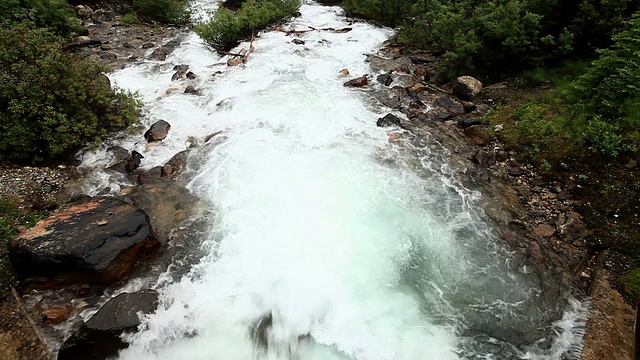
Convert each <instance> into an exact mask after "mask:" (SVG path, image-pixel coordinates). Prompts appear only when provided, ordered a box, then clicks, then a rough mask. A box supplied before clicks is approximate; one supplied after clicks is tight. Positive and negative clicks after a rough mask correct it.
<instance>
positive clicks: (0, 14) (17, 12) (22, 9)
mask: <svg viewBox="0 0 640 360" xmlns="http://www.w3.org/2000/svg"><path fill="white" fill-rule="evenodd" d="M0 23H3V24H4V26H14V25H17V24H19V23H23V24H24V23H30V24H34V25H35V26H36V27H41V28H46V29H49V30H51V31H52V32H54V33H55V34H58V35H62V36H68V35H71V34H74V33H75V34H79V33H82V32H83V28H82V25H81V24H80V21H79V20H78V19H77V18H76V16H75V12H74V11H73V8H71V7H70V6H69V4H67V2H66V1H65V0H3V3H2V6H0Z"/></svg>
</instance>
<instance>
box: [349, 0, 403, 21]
mask: <svg viewBox="0 0 640 360" xmlns="http://www.w3.org/2000/svg"><path fill="white" fill-rule="evenodd" d="M414 3H415V1H414V0H393V1H389V0H344V1H343V3H342V6H343V7H344V9H345V10H346V11H348V12H349V13H351V14H352V15H356V16H359V17H362V18H365V19H368V20H373V21H377V22H379V23H381V24H384V25H387V26H397V25H399V24H400V23H401V22H402V21H403V20H404V19H405V18H406V16H407V15H408V14H409V11H410V10H411V7H412V5H413V4H414Z"/></svg>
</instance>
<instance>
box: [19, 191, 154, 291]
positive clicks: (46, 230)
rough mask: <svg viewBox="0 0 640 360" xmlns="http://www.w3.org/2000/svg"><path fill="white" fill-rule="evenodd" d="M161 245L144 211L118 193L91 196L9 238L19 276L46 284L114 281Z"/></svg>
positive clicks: (36, 283) (43, 285) (48, 285)
mask: <svg viewBox="0 0 640 360" xmlns="http://www.w3.org/2000/svg"><path fill="white" fill-rule="evenodd" d="M104 222H106V224H105V225H104V226H99V225H98V223H104ZM158 247H159V242H158V240H157V239H156V237H155V236H154V234H153V232H152V230H151V226H150V225H149V218H148V217H147V215H146V214H145V213H144V211H142V210H141V209H139V208H136V207H135V206H132V205H130V204H128V203H126V202H124V201H122V200H119V199H115V198H89V199H88V200H86V201H84V202H81V203H80V204H78V205H75V206H72V207H70V208H69V209H67V210H66V211H62V212H60V213H58V214H56V215H54V216H52V217H50V218H48V219H46V220H43V221H40V222H39V223H38V224H37V225H36V226H35V227H33V228H31V229H29V230H27V231H25V232H24V233H22V234H20V236H19V237H17V238H16V239H13V240H12V241H11V242H10V243H9V251H10V255H11V260H12V262H13V264H14V267H15V268H16V270H17V272H18V274H19V276H20V277H22V278H24V279H25V280H26V281H27V282H30V283H33V284H34V285H39V286H41V287H55V286H59V285H66V284H71V283H81V282H87V283H104V284H107V283H113V282H115V281H118V280H120V279H122V278H124V277H125V276H126V275H127V274H128V273H129V272H130V271H131V270H132V269H133V266H134V265H135V263H136V262H138V261H139V260H141V259H142V258H144V257H145V256H147V255H149V254H151V253H152V252H154V251H155V250H156V249H158Z"/></svg>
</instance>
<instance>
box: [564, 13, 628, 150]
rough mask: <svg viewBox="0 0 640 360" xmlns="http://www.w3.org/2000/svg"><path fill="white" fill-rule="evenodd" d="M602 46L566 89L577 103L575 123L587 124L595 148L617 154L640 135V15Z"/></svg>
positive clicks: (569, 101)
mask: <svg viewBox="0 0 640 360" xmlns="http://www.w3.org/2000/svg"><path fill="white" fill-rule="evenodd" d="M629 26H630V28H629V29H628V30H625V31H623V32H621V33H619V34H617V35H615V36H614V37H613V41H614V45H613V47H612V48H610V49H605V50H600V51H598V54H599V55H600V57H599V58H598V59H596V60H595V61H594V62H593V63H592V64H591V66H590V67H589V68H588V70H587V72H586V73H585V74H584V75H582V76H580V78H579V79H578V80H576V81H575V82H574V83H573V84H572V87H571V89H570V90H568V91H565V92H564V96H565V97H566V99H567V102H568V103H571V104H575V106H574V111H575V113H576V115H575V116H574V119H575V121H574V124H573V125H574V126H585V127H586V136H587V139H589V141H590V142H591V143H592V145H593V146H594V149H596V150H597V151H599V152H601V153H605V154H608V155H611V156H616V155H617V154H618V153H620V152H624V151H628V150H633V149H635V148H636V147H637V146H636V144H637V141H638V139H639V138H640V15H636V16H634V18H633V19H632V20H631V21H630V22H629Z"/></svg>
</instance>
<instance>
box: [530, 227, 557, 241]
mask: <svg viewBox="0 0 640 360" xmlns="http://www.w3.org/2000/svg"><path fill="white" fill-rule="evenodd" d="M555 233H556V229H555V228H554V227H553V226H551V225H549V224H540V225H538V226H536V228H535V229H534V230H533V234H534V235H535V236H537V237H539V238H546V239H548V238H550V237H552V236H553V235H555Z"/></svg>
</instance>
